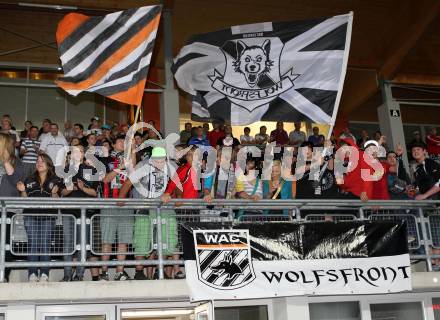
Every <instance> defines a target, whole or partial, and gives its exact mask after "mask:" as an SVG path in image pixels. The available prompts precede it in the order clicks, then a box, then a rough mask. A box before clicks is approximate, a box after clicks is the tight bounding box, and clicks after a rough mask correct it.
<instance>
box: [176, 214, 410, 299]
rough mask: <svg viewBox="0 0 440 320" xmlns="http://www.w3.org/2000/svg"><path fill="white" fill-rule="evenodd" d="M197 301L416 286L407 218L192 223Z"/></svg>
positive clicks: (187, 237) (189, 242)
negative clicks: (316, 221)
mask: <svg viewBox="0 0 440 320" xmlns="http://www.w3.org/2000/svg"><path fill="white" fill-rule="evenodd" d="M182 243H183V257H184V260H185V271H186V279H187V285H188V288H189V290H190V297H191V299H192V300H194V301H199V300H219V299H228V300H229V299H254V298H270V297H282V296H295V295H335V294H380V293H390V292H400V291H406V290H411V268H410V260H409V254H408V239H407V229H406V224H405V223H404V222H388V221H387V222H385V221H384V222H371V221H353V222H343V223H258V224H256V223H240V224H230V223H227V222H223V223H209V222H206V223H202V222H200V223H187V224H185V225H183V227H182Z"/></svg>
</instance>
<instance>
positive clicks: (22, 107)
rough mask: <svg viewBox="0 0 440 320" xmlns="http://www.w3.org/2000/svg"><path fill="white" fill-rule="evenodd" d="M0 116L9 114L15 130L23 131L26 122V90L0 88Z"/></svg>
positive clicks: (21, 88)
mask: <svg viewBox="0 0 440 320" xmlns="http://www.w3.org/2000/svg"><path fill="white" fill-rule="evenodd" d="M0 101H1V103H0V116H1V115H4V114H9V115H11V117H12V124H13V126H14V127H15V128H16V129H17V130H23V128H24V122H25V121H26V119H25V116H26V88H23V87H8V86H0Z"/></svg>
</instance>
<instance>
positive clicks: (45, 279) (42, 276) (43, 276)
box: [40, 273, 49, 282]
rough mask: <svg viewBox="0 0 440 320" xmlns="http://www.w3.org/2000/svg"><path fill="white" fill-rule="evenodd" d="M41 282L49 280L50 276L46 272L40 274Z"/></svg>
mask: <svg viewBox="0 0 440 320" xmlns="http://www.w3.org/2000/svg"><path fill="white" fill-rule="evenodd" d="M40 282H49V276H48V275H47V274H45V273H42V274H41V276H40Z"/></svg>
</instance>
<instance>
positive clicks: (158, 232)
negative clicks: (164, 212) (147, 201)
mask: <svg viewBox="0 0 440 320" xmlns="http://www.w3.org/2000/svg"><path fill="white" fill-rule="evenodd" d="M160 211H161V210H160V208H159V207H157V208H156V222H157V223H156V228H157V230H156V235H157V259H158V260H159V265H158V268H159V279H160V280H163V278H164V274H163V252H162V249H163V245H162V217H161V214H160V213H161V212H160Z"/></svg>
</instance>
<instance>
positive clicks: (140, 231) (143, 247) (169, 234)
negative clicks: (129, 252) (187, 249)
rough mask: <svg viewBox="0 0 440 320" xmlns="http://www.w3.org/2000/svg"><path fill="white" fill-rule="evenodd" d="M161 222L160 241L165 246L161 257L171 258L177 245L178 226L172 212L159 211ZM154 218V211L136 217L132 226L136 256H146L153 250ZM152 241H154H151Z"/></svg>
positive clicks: (143, 212) (144, 212)
mask: <svg viewBox="0 0 440 320" xmlns="http://www.w3.org/2000/svg"><path fill="white" fill-rule="evenodd" d="M161 216H162V221H163V222H164V223H163V224H162V241H163V243H164V244H165V248H164V249H163V251H162V252H163V255H165V256H171V255H173V254H174V253H175V252H176V249H177V243H178V240H179V238H178V225H177V220H176V213H175V212H174V210H164V209H162V211H161ZM155 218H156V210H149V213H148V214H147V212H146V211H142V212H140V214H139V215H138V216H137V217H136V220H135V226H134V240H133V244H134V249H135V254H136V255H146V254H148V253H150V252H151V251H152V250H153V243H155V242H156V241H155V237H156V233H155V232H154V230H155V229H154V228H153V224H154V221H153V219H155ZM153 239H154V240H153Z"/></svg>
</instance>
